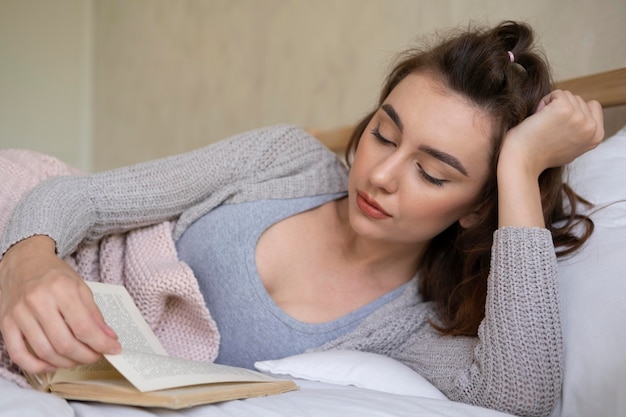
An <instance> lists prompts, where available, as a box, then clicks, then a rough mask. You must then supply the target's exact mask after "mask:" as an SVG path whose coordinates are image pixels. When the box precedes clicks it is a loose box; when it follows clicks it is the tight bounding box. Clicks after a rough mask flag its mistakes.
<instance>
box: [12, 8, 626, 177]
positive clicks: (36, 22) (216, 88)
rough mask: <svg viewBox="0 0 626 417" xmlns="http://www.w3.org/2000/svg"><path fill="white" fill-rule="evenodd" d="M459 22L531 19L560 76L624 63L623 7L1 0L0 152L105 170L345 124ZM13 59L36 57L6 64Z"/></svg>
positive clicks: (369, 104)
mask: <svg viewBox="0 0 626 417" xmlns="http://www.w3.org/2000/svg"><path fill="white" fill-rule="evenodd" d="M52 4H54V6H52ZM24 5H31V6H24ZM32 5H35V6H36V7H34V6H32ZM5 9H8V12H9V13H8V15H7V14H5V12H6V10H5ZM17 17H19V18H20V19H17ZM470 19H473V20H476V21H478V22H479V23H497V22H499V21H500V20H503V19H523V20H527V21H528V22H530V23H531V24H532V25H533V26H534V27H535V28H536V29H537V32H538V33H539V34H540V42H541V44H542V45H543V46H544V49H545V50H546V52H547V54H548V56H549V57H550V60H551V62H552V63H553V65H554V69H555V74H556V75H557V76H558V78H570V77H573V76H578V75H583V74H587V73H590V72H596V71H601V70H608V69H613V68H618V67H623V66H626V53H625V52H624V45H625V44H626V29H625V28H624V27H625V26H624V22H626V2H624V0H551V1H546V0H524V1H520V0H514V1H513V0H463V1H461V0H438V1H423V0H410V1H409V0H83V1H80V0H73V1H71V0H55V1H54V2H49V1H46V0H38V1H37V0H0V42H1V43H0V46H2V49H0V88H2V90H0V106H1V107H0V110H2V111H0V141H1V142H0V143H1V144H2V146H3V147H4V146H5V142H6V141H7V138H16V137H29V138H33V142H25V143H26V144H27V145H28V146H31V147H35V148H39V149H42V150H44V151H47V150H49V149H51V148H52V149H54V150H55V151H56V150H58V152H59V154H60V155H61V156H62V157H64V158H65V159H66V160H68V162H72V163H75V162H81V161H82V163H85V161H87V160H88V158H87V157H85V154H87V155H91V156H92V157H93V164H92V165H90V168H91V169H93V170H101V169H105V168H111V167H116V166H119V165H123V164H127V163H133V162H137V161H142V160H146V159H149V158H154V157H159V156H164V155H169V154H172V153H178V152H183V151H186V150H189V149H193V148H196V147H198V146H203V145H205V144H208V143H211V142H213V141H216V140H219V139H221V138H223V137H225V136H227V135H230V134H233V133H236V132H240V131H243V130H246V129H250V128H254V127H259V126H264V125H268V124H273V123H281V122H285V123H294V124H298V125H302V126H315V127H322V128H332V127H336V126H340V125H344V124H349V123H352V122H354V120H355V119H357V118H358V117H359V116H360V115H362V114H363V113H364V112H365V111H367V110H368V109H370V108H371V106H372V104H373V102H374V99H375V96H376V94H377V90H378V87H379V85H380V83H381V81H382V77H383V74H384V73H385V71H386V69H387V68H388V65H389V61H390V59H391V57H393V55H394V54H395V53H396V52H398V51H400V50H402V49H403V48H405V47H406V46H407V45H408V44H409V42H410V41H411V39H413V38H414V37H416V36H417V35H420V34H424V33H429V32H432V31H433V30H435V29H438V28H447V27H451V26H456V25H458V24H467V22H468V21H469V20H470ZM7 23H8V26H9V28H8V29H7V28H6V27H5V24H7ZM42 27H45V28H49V27H56V28H58V30H61V29H63V30H65V31H67V32H69V33H67V34H65V35H59V36H55V35H53V34H52V31H51V30H49V29H46V30H45V31H44V30H41V28H42ZM63 30H61V33H64V32H63ZM55 33H56V32H55ZM90 39H91V40H92V41H90ZM6 45H8V46H9V50H10V51H13V52H11V54H9V56H10V57H11V60H12V62H11V63H10V64H9V65H7V64H6V62H5V61H6V57H5V56H6V55H5V53H4V50H5V49H6ZM22 49H25V50H26V51H27V52H26V53H27V54H30V53H31V52H32V53H34V54H35V55H37V57H36V59H34V61H33V62H30V61H27V62H24V63H23V64H20V65H17V64H15V63H13V60H15V59H17V61H16V62H18V63H19V62H20V59H21V58H20V56H21V55H20V54H22V53H23V51H22V52H20V51H21V50H22ZM68 50H71V51H73V52H71V53H69V52H68ZM16 51H17V52H16ZM16 57H17V58H16ZM85 57H87V58H85ZM43 64H45V65H43ZM29 65H30V66H31V67H32V68H31V67H29ZM6 67H8V68H9V71H8V72H7V71H6ZM22 67H26V68H30V69H31V70H32V71H31V72H29V71H26V72H22ZM7 74H8V76H7ZM89 77H91V81H89ZM15 80H17V85H18V86H19V88H16V87H14V82H15ZM85 80H87V81H85ZM39 83H43V86H40V85H39ZM4 91H8V93H9V94H8V97H7V96H6V95H5V94H4ZM15 103H17V104H19V105H17V106H16V104H15ZM42 103H43V104H45V105H44V106H43V107H42ZM31 107H33V108H34V109H35V110H36V111H34V112H33V111H32V108H31ZM55 107H57V108H55ZM6 109H9V110H10V111H9V112H8V113H7V112H6ZM48 111H51V112H52V113H51V114H49V113H48ZM55 112H57V113H62V116H63V117H61V116H59V115H58V114H57V113H55ZM26 116H28V117H26ZM5 125H6V126H9V127H10V129H9V128H7V127H6V126H5ZM35 126H40V127H39V128H37V129H35ZM37 136H39V140H40V142H36V141H35V139H36V138H37ZM68 138H69V139H68ZM68 140H69V142H68ZM68 144H69V145H68ZM72 146H75V147H76V149H74V150H71V151H70V150H69V149H73V148H72ZM90 149H91V151H90ZM72 152H74V153H72Z"/></svg>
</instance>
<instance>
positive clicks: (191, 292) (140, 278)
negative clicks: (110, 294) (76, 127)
mask: <svg viewBox="0 0 626 417" xmlns="http://www.w3.org/2000/svg"><path fill="white" fill-rule="evenodd" d="M59 175H80V172H79V171H78V170H76V169H73V168H72V167H70V166H68V165H66V164H65V163H63V162H61V161H59V160H58V159H56V158H54V157H51V156H47V155H42V154H38V153H35V152H31V151H25V150H2V151H0V234H1V233H2V232H3V231H4V229H5V227H6V224H7V222H8V221H9V218H10V216H11V213H12V212H13V210H14V209H15V206H16V205H17V203H18V202H19V201H20V199H21V198H22V197H23V196H24V195H25V194H26V193H27V192H28V191H29V190H31V189H32V188H33V187H34V186H36V185H37V184H38V183H40V182H41V181H43V180H45V179H46V178H50V177H54V176H59ZM172 228H173V224H172V223H170V222H164V223H160V224H157V225H154V226H151V227H146V228H141V229H137V230H134V231H131V232H128V233H125V234H118V235H112V236H107V237H105V238H104V239H102V240H101V241H99V242H96V243H89V244H82V245H81V246H79V248H78V249H77V250H76V251H75V252H74V253H73V254H71V255H70V256H68V257H66V258H65V260H66V261H67V262H68V263H69V264H70V265H71V266H72V267H73V268H74V269H75V270H76V271H77V272H78V274H79V275H80V276H81V277H82V278H83V279H85V280H90V281H101V282H107V283H113V284H122V285H124V286H125V287H126V288H127V289H128V291H129V292H130V294H131V296H132V297H133V298H134V300H135V303H136V304H137V306H138V307H139V310H140V311H141V313H142V314H143V316H144V317H145V319H146V321H147V322H148V324H149V325H150V327H151V328H152V330H153V331H154V333H155V334H156V336H157V337H158V338H159V340H160V341H161V343H162V344H163V346H164V347H165V349H166V350H167V351H168V353H169V354H170V355H172V356H176V357H183V358H189V359H195V360H202V361H213V360H214V359H215V357H216V356H217V351H218V346H219V334H218V331H217V326H216V324H215V322H214V321H213V319H212V318H211V316H210V314H209V311H208V309H207V308H206V306H205V304H204V299H203V297H202V294H201V293H200V289H199V287H198V283H197V281H196V278H195V277H194V275H193V272H192V271H191V269H189V267H188V266H187V265H185V264H184V263H183V262H181V261H179V260H178V258H177V255H176V249H175V246H174V241H173V239H172V233H171V231H172ZM0 377H3V378H5V379H9V380H12V381H14V382H16V383H18V384H19V385H22V386H25V387H26V386H28V383H27V382H26V380H25V378H24V377H23V376H22V374H21V371H20V370H19V368H18V367H17V366H16V365H15V364H14V363H12V362H11V360H10V358H9V357H8V355H7V352H6V350H5V348H4V342H3V340H2V336H1V335H0Z"/></svg>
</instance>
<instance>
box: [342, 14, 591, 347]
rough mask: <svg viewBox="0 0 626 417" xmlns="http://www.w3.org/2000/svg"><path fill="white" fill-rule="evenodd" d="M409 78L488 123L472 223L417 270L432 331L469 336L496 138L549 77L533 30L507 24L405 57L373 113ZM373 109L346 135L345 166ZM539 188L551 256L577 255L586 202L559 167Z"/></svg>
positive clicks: (487, 236)
mask: <svg viewBox="0 0 626 417" xmlns="http://www.w3.org/2000/svg"><path fill="white" fill-rule="evenodd" d="M509 51H510V52H511V53H512V54H513V56H514V62H512V61H511V58H510V54H509ZM416 72H420V73H428V74H432V75H434V76H436V77H438V79H439V80H441V81H442V82H443V83H444V85H445V86H446V87H447V88H449V89H450V90H451V91H454V92H456V93H459V94H461V95H462V96H464V97H465V98H467V99H468V100H469V101H470V102H471V103H473V104H474V105H476V106H477V107H478V108H480V109H483V110H485V111H486V112H487V114H489V115H490V116H491V119H492V121H493V123H494V124H493V126H494V129H493V131H494V137H493V138H492V143H493V152H492V157H491V162H490V164H491V166H490V174H489V177H488V179H487V182H486V183H485V185H484V187H483V188H482V191H481V192H480V194H479V198H478V200H477V208H478V209H479V210H478V212H479V213H480V218H479V220H478V221H477V222H476V224H475V225H473V226H472V227H469V228H462V227H461V226H460V225H459V224H458V222H456V223H455V224H453V225H452V226H450V227H449V228H447V229H446V230H444V231H443V232H442V233H440V234H439V235H438V236H436V237H435V238H433V239H432V241H431V242H430V244H429V246H428V248H427V249H426V251H425V253H424V256H423V258H422V261H421V264H420V269H419V273H420V292H421V295H422V297H423V298H424V299H425V300H426V301H434V302H435V303H436V305H437V307H438V313H439V321H440V323H438V324H434V323H433V326H434V327H435V328H437V329H438V330H439V331H440V332H442V333H443V334H448V335H465V336H476V335H477V332H478V326H479V324H480V322H481V321H482V319H483V318H484V316H485V299H486V294H487V277H488V275H489V265H490V259H491V246H492V244H493V233H494V231H495V230H496V229H497V227H498V198H497V194H498V193H497V179H496V168H497V162H498V156H499V153H500V149H501V146H502V139H503V138H504V135H505V133H506V132H507V131H508V130H509V129H511V128H513V127H514V126H516V125H518V124H519V123H521V122H522V121H523V120H524V119H525V118H527V117H528V116H530V115H531V114H533V113H534V111H535V109H536V108H537V105H538V104H539V102H540V100H541V99H542V98H543V97H544V96H545V95H547V94H548V93H549V92H550V91H551V89H552V81H551V75H550V71H549V67H548V64H547V61H546V59H545V57H544V56H543V54H542V53H541V52H540V51H538V50H536V49H535V46H534V36H533V31H532V29H531V28H530V27H529V26H528V25H527V24H525V23H521V22H513V21H505V22H502V23H501V24H499V25H498V26H496V27H494V28H477V27H470V28H469V29H465V30H463V31H462V32H458V31H457V32H452V33H449V34H447V35H446V36H444V37H443V39H439V40H438V42H437V43H436V45H435V46H432V47H425V48H416V49H410V50H408V51H406V52H404V53H403V54H401V55H400V56H399V57H398V61H397V63H396V65H395V66H394V67H393V69H392V70H391V72H390V74H389V75H388V77H387V78H386V81H385V83H384V86H383V88H382V91H381V93H380V97H379V100H378V107H380V106H381V105H382V104H383V102H384V100H385V99H386V98H387V96H388V95H389V93H390V92H391V91H392V90H393V89H394V87H395V86H396V85H398V83H399V82H400V81H402V80H403V79H404V78H405V77H406V76H407V75H409V74H412V73H416ZM378 107H377V108H376V109H375V110H373V111H371V112H370V113H369V114H367V115H366V116H365V117H364V118H363V119H362V120H361V121H360V122H359V124H358V125H357V126H356V128H355V130H354V131H353V132H352V136H351V138H350V142H349V144H348V147H347V150H346V161H348V164H350V162H351V160H352V157H353V155H354V152H355V150H356V148H357V146H358V144H359V140H360V138H361V135H362V134H363V131H364V130H365V128H366V127H367V125H368V123H369V122H370V120H371V119H372V117H373V116H374V114H375V113H376V111H377V109H378ZM539 187H540V190H541V202H542V207H543V216H544V220H545V224H546V227H547V229H548V230H549V231H550V232H551V233H552V239H553V241H554V244H555V247H556V248H557V256H563V255H567V254H570V253H572V252H574V251H576V250H577V249H578V248H579V247H580V246H582V245H583V243H584V242H585V241H586V240H587V239H588V238H589V236H590V235H591V233H592V232H593V222H592V220H591V219H590V218H589V217H588V216H586V215H584V214H582V213H580V212H579V211H578V210H579V208H580V207H581V205H582V206H589V205H590V203H589V202H588V201H586V200H585V199H583V198H582V197H580V196H579V195H578V194H576V193H575V192H574V191H573V190H572V189H571V188H570V187H569V186H568V185H567V184H566V183H565V182H564V181H563V167H557V168H550V169H547V170H545V171H544V172H543V173H542V174H541V175H540V177H539Z"/></svg>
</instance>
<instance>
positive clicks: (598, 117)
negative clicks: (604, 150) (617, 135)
mask: <svg viewBox="0 0 626 417" xmlns="http://www.w3.org/2000/svg"><path fill="white" fill-rule="evenodd" d="M587 106H588V107H589V111H590V112H591V115H592V117H593V119H594V120H595V121H596V126H597V130H596V136H595V140H596V142H597V143H600V142H601V141H602V139H604V112H603V111H602V105H600V103H599V102H598V101H596V100H591V101H588V102H587Z"/></svg>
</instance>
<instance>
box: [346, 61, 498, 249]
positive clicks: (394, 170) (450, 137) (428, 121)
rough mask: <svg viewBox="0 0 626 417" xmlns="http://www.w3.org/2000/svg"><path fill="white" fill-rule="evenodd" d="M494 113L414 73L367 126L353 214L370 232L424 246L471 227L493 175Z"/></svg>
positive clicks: (353, 180)
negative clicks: (450, 230) (480, 195)
mask: <svg viewBox="0 0 626 417" xmlns="http://www.w3.org/2000/svg"><path fill="white" fill-rule="evenodd" d="M491 133H492V127H491V120H490V118H489V116H488V115H487V114H486V113H485V112H484V111H482V110H481V109H479V108H477V107H476V106H474V105H472V104H470V103H469V101H468V100H466V99H464V98H463V97H462V96H460V95H458V94H456V93H453V92H451V91H449V90H448V89H447V88H446V87H444V85H443V84H442V83H441V82H440V81H438V80H437V78H435V77H433V76H432V75H429V74H419V73H415V74H411V75H408V76H407V77H406V78H405V79H404V80H402V81H401V82H400V83H399V84H398V85H397V86H396V87H395V88H394V89H393V90H392V92H391V93H390V94H389V96H388V97H387V99H386V100H385V102H384V103H383V105H382V106H381V107H380V108H379V109H378V111H377V112H376V113H375V114H374V117H373V118H372V120H371V121H370V123H369V124H368V126H367V127H366V128H365V131H364V132H363V134H362V136H361V139H360V142H359V145H358V148H357V150H356V153H355V156H354V160H353V163H352V167H351V170H350V180H349V202H348V205H349V218H350V223H351V225H352V227H353V229H354V230H355V231H356V232H357V233H358V234H359V235H362V236H365V237H368V238H371V239H376V240H383V241H387V242H389V243H400V244H409V245H416V244H417V245H423V244H425V243H427V242H428V241H430V240H431V239H432V238H433V237H435V236H436V235H437V234H439V233H440V232H442V231H443V230H445V229H446V228H447V227H448V226H450V225H452V224H453V223H454V222H456V221H459V222H460V223H461V226H464V227H467V226H469V225H470V224H471V223H472V221H473V219H474V218H475V211H474V210H475V203H476V199H477V196H478V193H479V192H480V190H481V188H482V186H483V184H484V183H485V181H486V178H487V176H488V173H489V161H490V155H491V153H492V144H491V140H490V138H491V136H492V135H491Z"/></svg>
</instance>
